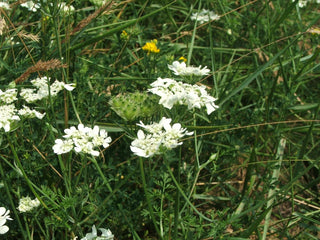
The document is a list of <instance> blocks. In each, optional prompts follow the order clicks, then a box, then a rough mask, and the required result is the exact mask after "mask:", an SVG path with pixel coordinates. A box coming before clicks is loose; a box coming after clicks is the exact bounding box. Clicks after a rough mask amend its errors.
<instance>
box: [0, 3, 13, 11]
mask: <svg viewBox="0 0 320 240" xmlns="http://www.w3.org/2000/svg"><path fill="white" fill-rule="evenodd" d="M0 8H4V9H6V10H10V9H11V8H10V5H9V4H8V3H6V2H0Z"/></svg>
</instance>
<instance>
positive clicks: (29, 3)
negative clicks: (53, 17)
mask: <svg viewBox="0 0 320 240" xmlns="http://www.w3.org/2000/svg"><path fill="white" fill-rule="evenodd" d="M21 6H22V7H25V8H28V10H29V11H32V12H36V11H37V9H38V8H40V4H37V3H34V2H33V1H27V2H25V3H22V4H21Z"/></svg>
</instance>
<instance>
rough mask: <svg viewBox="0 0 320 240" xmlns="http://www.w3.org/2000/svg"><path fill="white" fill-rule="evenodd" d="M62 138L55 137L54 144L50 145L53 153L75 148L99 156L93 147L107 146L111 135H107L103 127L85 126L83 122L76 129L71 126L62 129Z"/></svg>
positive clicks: (65, 151)
mask: <svg viewBox="0 0 320 240" xmlns="http://www.w3.org/2000/svg"><path fill="white" fill-rule="evenodd" d="M64 132H65V134H66V135H64V136H63V137H64V140H62V139H56V140H55V145H54V146H53V147H52V149H53V151H54V153H56V154H58V155H60V154H63V153H67V152H70V151H71V150H73V149H74V150H75V151H76V152H77V153H87V154H90V155H92V156H99V151H97V150H95V148H97V147H99V146H101V145H102V146H103V147H104V148H106V147H108V146H109V143H110V142H111V137H108V132H106V131H105V130H104V129H101V130H100V129H99V127H98V126H94V127H93V128H89V127H85V126H84V125H83V124H79V125H78V129H77V128H75V127H71V128H68V129H65V130H64Z"/></svg>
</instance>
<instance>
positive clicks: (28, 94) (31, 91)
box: [20, 77, 75, 103]
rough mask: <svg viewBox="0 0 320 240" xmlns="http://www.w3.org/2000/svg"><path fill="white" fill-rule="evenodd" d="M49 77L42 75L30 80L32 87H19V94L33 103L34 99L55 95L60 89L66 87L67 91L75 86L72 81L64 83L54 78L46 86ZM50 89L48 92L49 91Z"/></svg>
mask: <svg viewBox="0 0 320 240" xmlns="http://www.w3.org/2000/svg"><path fill="white" fill-rule="evenodd" d="M48 82H50V78H47V77H42V78H36V79H34V80H31V83H32V85H33V86H34V88H23V89H21V92H20V96H21V97H22V98H23V99H24V100H25V101H26V102H28V103H33V102H35V101H38V100H41V99H43V98H47V97H48V96H49V95H51V96H52V97H55V96H56V95H57V94H58V93H59V92H60V91H61V90H63V89H66V90H67V91H72V90H73V89H74V88H75V84H74V83H70V84H66V83H64V82H60V81H58V80H55V81H54V82H53V83H52V84H51V85H50V87H49V86H48ZM49 89H50V93H49Z"/></svg>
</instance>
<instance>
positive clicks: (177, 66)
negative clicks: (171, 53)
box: [168, 61, 210, 76]
mask: <svg viewBox="0 0 320 240" xmlns="http://www.w3.org/2000/svg"><path fill="white" fill-rule="evenodd" d="M168 68H169V69H170V70H172V71H173V73H174V74H175V75H178V76H179V75H180V76H205V75H208V74H209V72H210V69H207V66H205V67H204V68H202V69H201V65H200V66H199V67H192V66H189V67H187V65H186V63H185V62H184V61H183V62H178V61H174V62H173V63H172V65H168Z"/></svg>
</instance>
